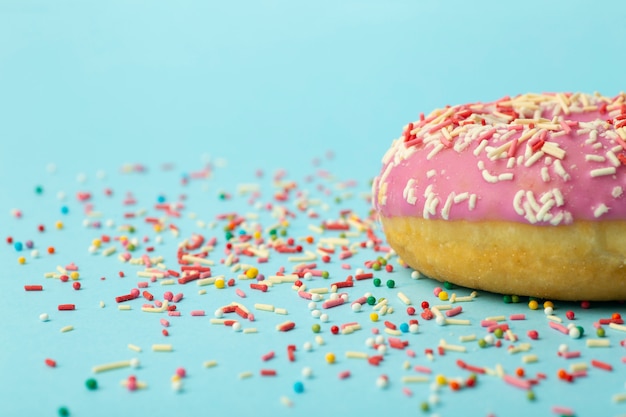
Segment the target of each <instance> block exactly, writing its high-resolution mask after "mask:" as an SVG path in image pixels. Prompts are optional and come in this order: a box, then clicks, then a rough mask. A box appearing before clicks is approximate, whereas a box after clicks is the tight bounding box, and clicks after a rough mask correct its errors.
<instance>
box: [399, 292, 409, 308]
mask: <svg viewBox="0 0 626 417" xmlns="http://www.w3.org/2000/svg"><path fill="white" fill-rule="evenodd" d="M398 298H399V299H400V301H402V302H403V303H404V304H406V305H408V306H410V305H411V300H410V299H409V297H407V296H406V295H404V294H403V293H402V292H398Z"/></svg>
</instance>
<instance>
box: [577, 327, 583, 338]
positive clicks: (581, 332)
mask: <svg viewBox="0 0 626 417" xmlns="http://www.w3.org/2000/svg"><path fill="white" fill-rule="evenodd" d="M576 328H577V329H578V331H579V332H580V337H583V334H585V329H583V328H582V326H576Z"/></svg>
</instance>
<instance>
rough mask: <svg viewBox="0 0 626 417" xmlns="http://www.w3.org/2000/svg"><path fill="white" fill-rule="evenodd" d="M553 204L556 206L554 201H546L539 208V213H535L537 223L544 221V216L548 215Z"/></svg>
mask: <svg viewBox="0 0 626 417" xmlns="http://www.w3.org/2000/svg"><path fill="white" fill-rule="evenodd" d="M555 204H556V202H555V201H554V200H550V201H547V202H546V203H545V204H544V205H543V206H542V207H541V209H539V211H538V212H537V220H539V221H542V220H544V218H545V216H546V214H548V212H549V211H550V209H552V207H554V205H555Z"/></svg>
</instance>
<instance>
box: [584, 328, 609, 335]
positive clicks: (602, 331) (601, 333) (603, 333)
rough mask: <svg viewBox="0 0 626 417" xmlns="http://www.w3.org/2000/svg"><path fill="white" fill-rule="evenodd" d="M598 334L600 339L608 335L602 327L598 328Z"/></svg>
mask: <svg viewBox="0 0 626 417" xmlns="http://www.w3.org/2000/svg"><path fill="white" fill-rule="evenodd" d="M581 329H582V327H581ZM581 333H582V332H581ZM596 334H597V335H598V337H604V336H605V335H606V332H605V331H604V329H603V328H602V327H598V329H597V330H596Z"/></svg>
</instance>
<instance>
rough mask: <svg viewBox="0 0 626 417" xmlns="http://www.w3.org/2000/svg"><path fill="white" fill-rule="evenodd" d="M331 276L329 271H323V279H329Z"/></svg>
mask: <svg viewBox="0 0 626 417" xmlns="http://www.w3.org/2000/svg"><path fill="white" fill-rule="evenodd" d="M329 276H330V274H329V273H328V271H322V278H328V277H329Z"/></svg>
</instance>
